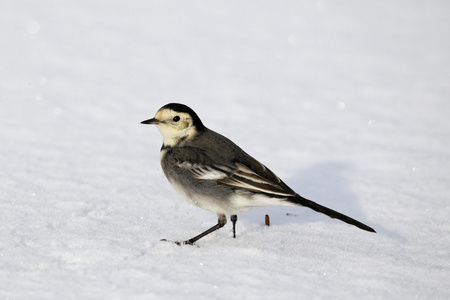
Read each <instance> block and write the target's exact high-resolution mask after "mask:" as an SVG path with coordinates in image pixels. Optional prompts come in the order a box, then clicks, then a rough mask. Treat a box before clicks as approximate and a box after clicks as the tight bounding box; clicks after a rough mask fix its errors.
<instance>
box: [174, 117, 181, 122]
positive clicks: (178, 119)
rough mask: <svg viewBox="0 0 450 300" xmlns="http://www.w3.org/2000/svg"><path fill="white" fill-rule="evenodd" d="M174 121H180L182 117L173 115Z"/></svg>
mask: <svg viewBox="0 0 450 300" xmlns="http://www.w3.org/2000/svg"><path fill="white" fill-rule="evenodd" d="M172 120H173V121H174V122H178V121H180V117H179V116H175V117H173V119H172Z"/></svg>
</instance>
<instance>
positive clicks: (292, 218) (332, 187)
mask: <svg viewBox="0 0 450 300" xmlns="http://www.w3.org/2000/svg"><path fill="white" fill-rule="evenodd" d="M350 169H351V165H350V164H348V163H345V162H333V161H329V162H323V163H318V164H314V165H312V166H310V167H308V168H307V169H304V170H299V171H297V172H296V173H295V174H294V176H292V177H291V178H288V179H286V180H285V183H286V184H287V185H288V186H290V187H291V188H292V189H293V190H294V191H296V192H297V193H298V194H299V195H301V196H303V197H305V198H307V199H310V200H312V201H314V202H317V203H319V204H321V205H324V206H326V207H329V208H331V209H333V210H336V211H338V212H341V213H343V214H345V215H348V216H350V217H352V218H356V219H358V218H359V219H362V221H363V223H364V215H365V214H364V213H363V212H362V210H361V207H360V205H359V203H358V197H357V196H356V194H355V193H354V192H353V191H352V189H351V185H350V183H349V181H348V179H347V176H346V172H347V171H349V170H350ZM282 180H283V179H282ZM246 215H247V218H249V220H251V221H252V222H257V223H264V221H265V219H264V216H265V215H269V217H270V220H271V222H272V223H273V224H285V223H291V222H295V223H310V222H314V221H316V220H319V219H320V220H321V221H325V222H335V220H332V219H330V218H328V217H327V216H325V215H322V214H318V213H316V212H314V211H312V210H310V209H307V208H302V207H294V206H292V207H291V206H268V207H263V208H259V209H255V210H252V211H250V212H248V213H247V214H246Z"/></svg>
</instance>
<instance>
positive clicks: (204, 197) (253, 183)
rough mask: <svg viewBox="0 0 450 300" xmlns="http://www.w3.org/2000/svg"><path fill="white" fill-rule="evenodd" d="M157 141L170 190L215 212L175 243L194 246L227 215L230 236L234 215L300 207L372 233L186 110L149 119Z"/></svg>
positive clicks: (176, 108)
mask: <svg viewBox="0 0 450 300" xmlns="http://www.w3.org/2000/svg"><path fill="white" fill-rule="evenodd" d="M141 123H142V124H155V125H156V126H157V127H158V129H159V131H160V132H161V134H162V136H163V145H162V147H161V154H160V160H161V166H162V169H163V171H164V174H165V175H166V177H167V179H168V180H169V182H170V183H171V184H172V186H173V187H174V188H175V190H176V191H177V192H178V193H179V194H181V196H183V197H184V198H185V199H186V200H187V201H189V202H190V203H192V204H194V205H196V206H198V207H201V208H203V209H207V210H209V211H212V212H214V213H216V214H217V215H218V217H219V220H218V223H217V225H215V226H213V227H211V228H210V229H208V230H206V231H205V232H202V233H200V234H199V235H197V236H195V237H193V238H191V239H189V240H186V241H183V242H176V243H177V244H178V245H181V244H189V245H192V244H194V243H195V242H196V241H197V240H199V239H201V238H202V237H204V236H205V235H207V234H209V233H211V232H213V231H215V230H217V229H219V228H222V227H223V226H224V225H225V224H226V223H227V218H226V216H227V215H230V216H231V217H230V220H231V222H232V223H233V237H236V221H237V215H238V214H241V213H244V212H246V211H249V210H251V209H253V208H256V207H261V206H268V205H287V206H305V207H309V208H311V209H313V210H315V211H317V212H320V213H323V214H325V215H327V216H329V217H331V218H336V219H339V220H341V221H344V222H346V223H348V224H351V225H354V226H356V227H358V228H361V229H363V230H367V231H370V232H375V230H374V229H373V228H371V227H369V226H367V225H365V224H363V223H361V222H359V221H357V220H355V219H352V218H350V217H348V216H346V215H343V214H341V213H339V212H337V211H334V210H332V209H329V208H327V207H325V206H322V205H320V204H317V203H315V202H313V201H311V200H308V199H305V198H303V197H302V196H300V195H299V194H297V193H296V192H294V191H293V190H292V189H291V188H290V187H288V186H287V185H286V184H285V183H284V182H283V181H282V180H281V179H280V178H278V177H277V176H276V175H275V174H274V173H273V172H272V171H270V170H269V169H268V168H267V167H266V166H264V165H263V164H261V163H260V162H259V161H257V160H256V159H254V158H253V157H251V156H250V155H248V154H247V153H246V152H244V151H243V150H242V149H241V148H240V147H239V146H237V145H236V144H235V143H233V142H232V141H230V140H229V139H228V138H226V137H224V136H222V135H220V134H218V133H216V132H214V131H212V130H210V129H208V128H206V127H205V126H204V125H203V123H202V121H201V120H200V118H199V117H198V116H197V114H196V113H195V112H194V111H193V110H192V109H191V108H189V107H188V106H186V105H183V104H178V103H170V104H167V105H164V106H163V107H161V108H160V109H159V110H158V112H157V113H156V115H155V117H154V118H152V119H149V120H146V121H143V122H141ZM164 241H165V240H164Z"/></svg>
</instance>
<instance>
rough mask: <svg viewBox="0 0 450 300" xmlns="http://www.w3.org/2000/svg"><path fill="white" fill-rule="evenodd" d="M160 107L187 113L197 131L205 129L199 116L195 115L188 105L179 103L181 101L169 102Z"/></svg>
mask: <svg viewBox="0 0 450 300" xmlns="http://www.w3.org/2000/svg"><path fill="white" fill-rule="evenodd" d="M161 109H171V110H173V111H176V112H180V113H187V114H189V115H190V116H191V117H192V121H193V124H194V126H195V127H196V128H197V130H198V131H203V130H205V129H206V127H205V125H203V123H202V121H201V120H200V118H199V117H198V116H197V114H196V113H195V111H193V110H192V109H191V108H190V107H189V106H187V105H184V104H181V103H169V104H166V105H164V106H163V107H161Z"/></svg>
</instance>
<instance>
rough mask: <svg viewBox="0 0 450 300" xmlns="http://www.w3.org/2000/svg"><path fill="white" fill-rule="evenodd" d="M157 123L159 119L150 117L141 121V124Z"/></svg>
mask: <svg viewBox="0 0 450 300" xmlns="http://www.w3.org/2000/svg"><path fill="white" fill-rule="evenodd" d="M158 123H159V120H157V119H155V118H152V119H149V120H145V121H142V122H141V124H158Z"/></svg>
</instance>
